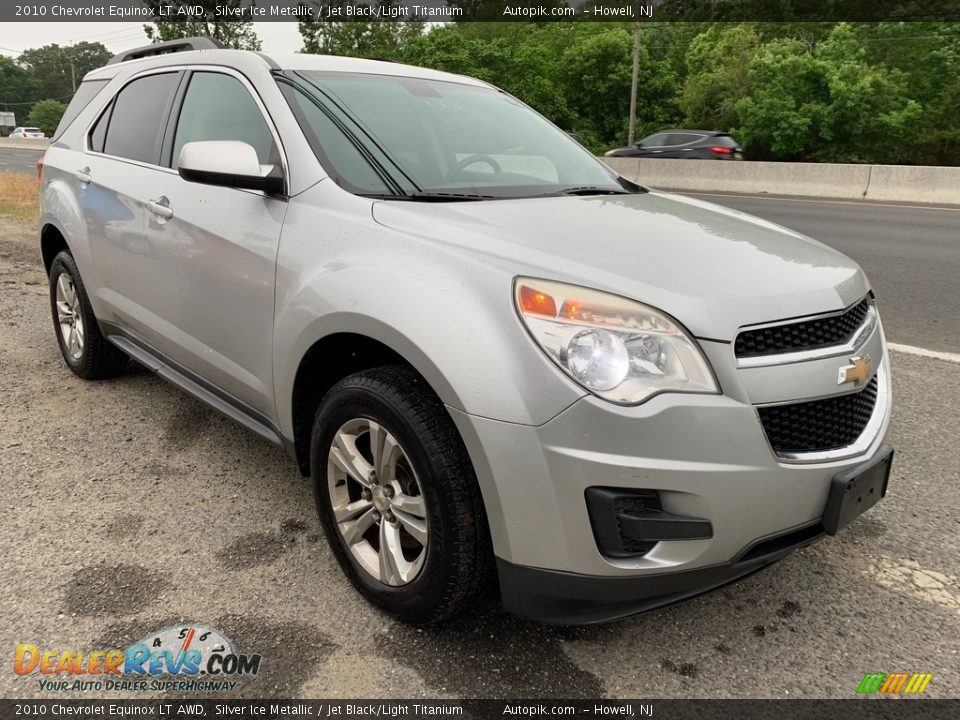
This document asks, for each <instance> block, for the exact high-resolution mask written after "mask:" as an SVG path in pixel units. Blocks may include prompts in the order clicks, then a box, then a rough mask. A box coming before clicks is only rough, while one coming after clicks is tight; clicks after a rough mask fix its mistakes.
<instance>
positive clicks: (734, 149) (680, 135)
mask: <svg viewBox="0 0 960 720" xmlns="http://www.w3.org/2000/svg"><path fill="white" fill-rule="evenodd" d="M604 154H605V155H606V156H607V157H652V158H665V159H671V158H675V159H680V160H683V159H686V160H743V148H742V147H740V143H738V142H737V141H736V140H734V139H733V138H732V137H730V135H729V133H725V132H719V131H717V130H663V131H661V132H658V133H654V134H653V135H650V136H649V137H645V138H644V139H643V140H640V141H639V142H638V143H637V144H636V145H631V146H628V147H622V148H616V149H614V150H610V151H608V152H606V153H604Z"/></svg>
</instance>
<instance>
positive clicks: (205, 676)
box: [13, 625, 263, 692]
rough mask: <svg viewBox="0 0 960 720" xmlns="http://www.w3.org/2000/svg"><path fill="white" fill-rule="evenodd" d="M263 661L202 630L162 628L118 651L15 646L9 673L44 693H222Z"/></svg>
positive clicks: (253, 673)
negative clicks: (35, 684) (26, 679)
mask: <svg viewBox="0 0 960 720" xmlns="http://www.w3.org/2000/svg"><path fill="white" fill-rule="evenodd" d="M262 660H263V658H262V657H261V656H260V655H256V654H254V655H245V654H242V653H238V652H237V650H236V647H235V646H234V644H233V641H231V640H230V638H228V637H227V636H226V635H224V634H223V633H222V632H220V631H219V630H215V629H214V628H210V627H206V626H203V625H185V626H174V627H168V628H164V629H163V630H160V631H158V632H155V633H150V634H149V635H147V636H146V637H145V638H143V640H141V641H140V642H136V643H134V644H133V645H130V646H129V647H128V648H126V649H124V650H121V649H119V648H117V649H107V650H93V651H80V650H53V649H45V648H40V647H39V646H37V645H33V644H30V643H20V644H19V645H17V647H16V650H15V652H14V658H13V671H14V672H15V673H16V674H17V675H22V676H35V677H37V681H38V683H39V685H40V689H41V690H44V691H61V692H69V691H74V690H108V691H109V690H115V691H118V692H129V691H139V690H152V691H157V690H159V691H170V690H172V691H179V692H197V691H200V692H203V691H209V692H222V691H224V690H233V689H234V688H235V687H236V686H237V684H238V679H235V678H250V677H256V675H257V673H259V672H260V666H261V664H262Z"/></svg>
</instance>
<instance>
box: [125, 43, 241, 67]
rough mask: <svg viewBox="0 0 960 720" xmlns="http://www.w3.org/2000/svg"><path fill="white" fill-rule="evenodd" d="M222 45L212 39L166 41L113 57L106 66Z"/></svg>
mask: <svg viewBox="0 0 960 720" xmlns="http://www.w3.org/2000/svg"><path fill="white" fill-rule="evenodd" d="M222 47H223V45H222V44H221V43H220V42H219V41H217V40H214V39H213V38H208V37H190V38H180V39H178V40H168V41H167V42H161V43H153V44H152V45H144V46H143V47H138V48H134V49H133V50H127V51H125V52H122V53H119V54H117V55H114V56H113V57H112V58H111V59H110V62H108V63H107V65H113V64H114V63H121V62H126V61H127V60H139V59H140V58H145V57H153V56H154V55H169V54H170V53H178V52H188V51H190V50H217V49H219V48H222Z"/></svg>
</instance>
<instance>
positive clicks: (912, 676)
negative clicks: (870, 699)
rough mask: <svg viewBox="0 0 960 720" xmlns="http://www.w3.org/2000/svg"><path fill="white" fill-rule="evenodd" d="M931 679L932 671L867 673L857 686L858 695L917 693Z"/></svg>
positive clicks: (924, 688) (919, 692) (925, 687)
mask: <svg viewBox="0 0 960 720" xmlns="http://www.w3.org/2000/svg"><path fill="white" fill-rule="evenodd" d="M931 680H933V673H909V672H896V673H890V674H889V675H888V674H887V673H879V672H878V673H867V674H866V675H864V676H863V680H861V681H860V684H859V685H858V686H857V693H858V694H860V695H874V694H881V695H901V694H903V695H919V694H921V693H922V692H923V691H924V690H926V689H927V685H929V684H930V681H931Z"/></svg>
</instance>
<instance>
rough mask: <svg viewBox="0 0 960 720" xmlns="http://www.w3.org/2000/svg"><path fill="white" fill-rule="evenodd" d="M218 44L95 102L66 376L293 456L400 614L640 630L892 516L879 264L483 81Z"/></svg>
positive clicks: (72, 184) (58, 284)
mask: <svg viewBox="0 0 960 720" xmlns="http://www.w3.org/2000/svg"><path fill="white" fill-rule="evenodd" d="M191 46H193V47H195V46H196V43H191V42H186V43H185V42H182V41H181V42H178V43H177V44H175V45H173V46H164V45H161V46H153V47H152V48H150V49H149V50H141V51H135V52H133V53H130V54H128V55H125V56H123V57H118V58H115V60H114V61H113V62H112V63H110V64H109V65H107V66H106V67H104V68H101V69H99V70H96V71H93V72H91V73H90V74H88V75H87V76H86V78H85V79H84V82H83V84H82V85H81V87H80V89H79V91H78V93H77V96H76V98H75V99H74V101H73V102H72V103H71V105H70V107H69V111H68V113H67V115H66V116H65V118H64V120H63V123H62V124H61V127H60V128H59V129H58V131H57V134H56V137H55V140H54V142H53V144H52V146H51V147H50V148H49V150H48V151H47V153H46V155H45V157H44V159H43V161H42V168H41V175H42V190H41V192H42V212H41V218H40V243H41V247H42V254H43V262H44V264H45V266H46V269H47V271H48V273H49V277H50V301H51V307H52V311H53V323H54V329H55V331H56V337H57V341H58V343H59V346H60V351H61V352H62V354H63V358H64V360H65V361H66V363H67V365H68V366H69V367H70V369H71V370H73V372H75V373H76V374H77V375H79V376H80V377H83V378H89V379H95V378H103V377H108V376H113V375H116V374H118V373H120V372H122V370H123V368H124V366H125V365H126V363H127V360H128V358H130V357H132V358H134V359H135V360H137V361H138V362H139V363H142V364H143V365H145V366H147V367H149V368H150V369H152V370H154V371H156V372H157V373H158V374H159V375H160V376H161V377H163V378H165V379H166V380H168V381H170V382H171V383H173V384H174V385H176V386H178V387H180V388H181V389H182V390H184V391H185V392H187V393H189V394H191V395H193V396H194V397H196V398H198V399H200V400H202V401H204V402H206V403H208V404H209V405H211V406H212V407H214V408H215V409H217V410H218V411H220V412H221V413H223V414H224V415H226V416H228V417H230V418H232V419H234V420H236V421H237V422H239V423H240V424H242V425H244V426H245V427H247V428H248V429H249V430H251V431H253V432H254V433H257V434H258V435H260V436H261V437H262V438H264V439H265V440H266V441H268V442H270V443H273V444H275V445H278V446H282V447H284V448H286V450H287V451H288V452H289V454H290V456H291V458H293V459H294V460H295V461H296V463H297V466H298V467H299V469H300V472H301V473H302V474H303V475H304V476H305V477H308V478H309V479H310V481H311V482H312V485H313V490H314V496H315V498H316V508H317V512H318V514H319V517H320V521H321V523H322V525H323V527H324V530H325V531H326V535H327V538H328V540H329V542H330V546H331V548H332V549H333V553H334V555H335V556H336V558H337V560H338V561H339V564H340V565H341V567H342V568H343V570H344V572H345V573H346V574H347V576H348V577H349V578H350V580H351V581H352V582H353V584H354V585H355V586H356V588H357V589H358V590H359V591H360V592H361V593H362V594H363V595H364V597H366V598H367V599H368V600H370V601H371V602H373V603H375V604H376V605H378V606H379V607H381V608H382V609H383V610H385V611H386V612H387V613H389V614H391V615H393V616H395V617H397V618H400V619H402V620H405V621H408V622H413V623H428V622H434V621H438V620H441V619H443V618H446V617H449V616H451V615H452V614H454V613H456V612H457V611H458V610H460V609H461V608H463V607H464V606H465V605H466V604H467V603H468V601H470V600H471V598H474V597H476V596H477V595H479V594H481V593H482V591H483V590H484V589H485V588H496V587H497V583H499V590H500V594H501V597H502V600H503V603H504V605H505V606H506V608H507V609H508V610H510V611H512V612H514V613H517V614H520V615H522V616H525V617H530V618H536V619H538V620H541V621H546V622H554V623H577V622H596V621H601V620H610V619H613V618H617V617H622V616H626V615H629V614H632V613H637V612H640V611H643V610H647V609H650V608H652V607H656V606H659V605H664V604H667V603H672V602H676V601H679V600H683V599H685V598H688V597H691V596H693V595H695V594H698V593H701V592H704V591H706V590H709V589H712V588H716V587H719V586H721V585H724V584H726V583H730V582H732V581H734V580H736V579H738V578H742V577H744V576H745V575H748V574H750V573H753V572H755V571H757V570H759V569H761V568H763V567H766V566H768V565H769V564H771V563H772V562H774V561H776V560H778V559H780V558H782V557H784V556H785V555H787V554H788V553H790V552H791V551H792V550H794V549H796V548H798V547H801V546H803V545H806V544H809V543H811V542H813V541H815V540H817V539H819V538H820V537H821V536H823V535H824V534H831V535H832V534H834V533H836V532H837V531H838V530H839V529H840V528H842V527H843V526H844V525H846V524H847V523H849V522H850V521H851V520H852V519H853V518H855V517H856V516H857V515H859V514H860V513H862V512H863V511H864V510H866V509H867V508H869V507H870V506H871V505H873V504H874V503H875V502H877V500H879V499H880V497H882V496H883V494H884V493H885V491H886V484H887V479H888V476H889V471H890V463H891V458H892V450H891V449H890V448H888V447H887V446H885V445H884V444H883V439H884V435H885V433H886V430H887V425H888V420H889V417H890V402H891V400H890V373H889V364H888V358H887V352H886V348H885V341H884V336H883V330H882V328H881V325H880V320H879V318H878V315H877V310H876V308H875V306H874V300H873V294H872V292H871V290H870V286H869V283H868V282H867V279H866V278H865V277H864V274H863V272H862V271H861V269H860V268H859V267H858V266H857V265H856V263H854V262H852V261H851V260H850V259H848V258H846V257H844V256H843V255H841V254H840V253H838V252H835V251H834V250H831V249H830V248H828V247H825V246H824V245H822V244H820V243H818V242H816V241H814V240H811V239H809V238H806V237H803V236H802V235H799V234H797V233H795V232H792V231H790V230H787V229H784V228H781V227H778V226H775V225H772V224H771V223H769V222H765V221H763V220H759V219H757V218H753V217H750V216H748V215H744V214H741V213H738V212H734V211H731V210H726V209H722V208H719V207H715V206H712V205H709V204H707V203H703V202H700V201H698V200H693V199H690V198H686V197H678V196H673V195H668V194H664V193H660V192H654V191H650V190H647V189H646V188H643V187H640V186H638V185H635V184H634V183H632V182H630V181H628V180H626V179H624V178H623V177H620V176H618V175H617V174H616V173H615V172H613V171H612V170H610V169H609V168H607V166H605V165H604V164H602V163H601V162H600V161H598V160H597V159H596V158H594V157H593V156H591V155H590V154H589V153H588V152H587V151H586V150H584V148H583V147H581V146H580V145H579V144H578V143H576V142H575V141H574V140H571V139H570V138H569V137H568V136H567V135H566V134H565V133H564V132H563V131H561V130H559V129H558V128H556V127H554V126H553V125H551V124H550V123H549V122H548V121H547V120H545V119H544V118H543V117H541V116H540V115H538V114H537V113H536V112H534V111H533V110H531V109H530V108H528V107H526V106H525V105H523V103H521V102H519V101H517V100H516V99H515V98H513V97H511V96H510V95H507V94H506V93H504V92H501V91H499V90H497V89H496V88H494V87H491V86H490V85H488V84H487V83H484V82H480V81H478V80H474V79H471V78H467V77H461V76H457V75H450V74H447V73H442V72H435V71H433V70H426V69H423V68H417V67H407V66H403V65H397V64H392V63H386V62H376V61H368V60H356V59H349V58H335V57H321V56H310V55H289V56H280V55H267V54H262V53H252V52H240V51H232V50H212V49H211V50H199V51H198V50H196V49H191ZM173 50H177V51H178V52H172V51H173Z"/></svg>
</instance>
